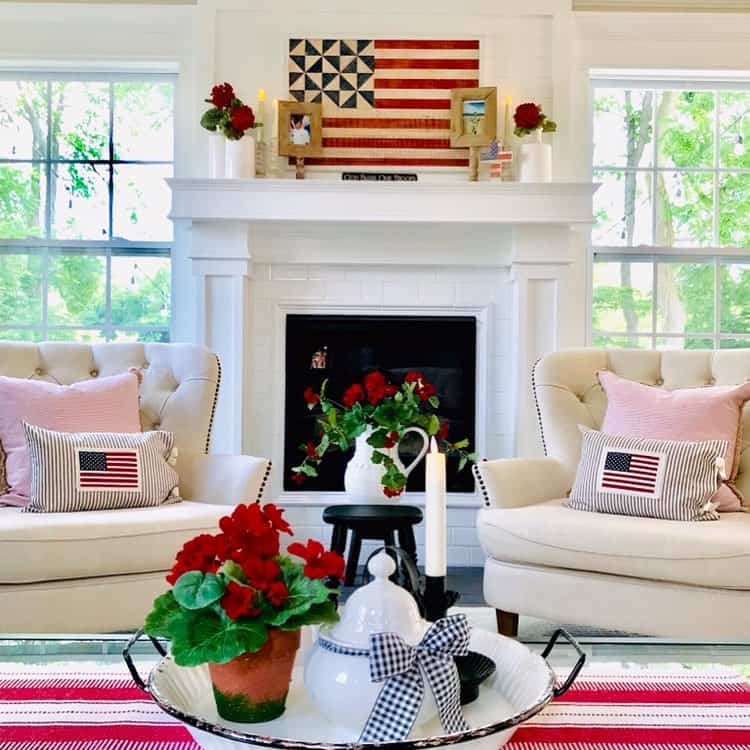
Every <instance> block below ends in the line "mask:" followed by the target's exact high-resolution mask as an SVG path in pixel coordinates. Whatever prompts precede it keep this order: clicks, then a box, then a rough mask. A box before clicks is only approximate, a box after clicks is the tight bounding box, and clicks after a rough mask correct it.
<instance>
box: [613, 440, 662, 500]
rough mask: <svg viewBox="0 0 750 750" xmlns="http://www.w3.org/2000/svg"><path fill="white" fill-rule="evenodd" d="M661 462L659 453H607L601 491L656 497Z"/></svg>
mask: <svg viewBox="0 0 750 750" xmlns="http://www.w3.org/2000/svg"><path fill="white" fill-rule="evenodd" d="M661 462H662V456H660V455H659V454H658V453H642V452H639V453H630V452H628V451H613V450H608V451H605V454H604V464H603V466H602V471H601V473H600V478H599V490H600V491H602V492H608V491H609V492H612V491H619V492H629V493H632V494H636V495H656V490H657V485H658V479H659V468H660V466H661Z"/></svg>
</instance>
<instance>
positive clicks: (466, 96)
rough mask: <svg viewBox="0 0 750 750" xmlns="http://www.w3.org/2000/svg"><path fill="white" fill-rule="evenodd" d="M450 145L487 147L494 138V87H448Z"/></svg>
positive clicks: (495, 122) (495, 94) (495, 126)
mask: <svg viewBox="0 0 750 750" xmlns="http://www.w3.org/2000/svg"><path fill="white" fill-rule="evenodd" d="M450 134H451V146H454V147H459V148H461V147H467V146H468V147H469V148H472V147H477V146H488V145H489V144H490V143H492V141H493V140H495V139H496V138H497V87H496V86H480V87H478V88H471V89H451V130H450Z"/></svg>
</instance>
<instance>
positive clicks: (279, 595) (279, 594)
mask: <svg viewBox="0 0 750 750" xmlns="http://www.w3.org/2000/svg"><path fill="white" fill-rule="evenodd" d="M288 598H289V591H288V590H287V588H286V584H285V583H284V582H283V581H274V582H273V583H272V584H271V585H270V586H269V587H268V591H266V599H268V601H269V602H271V606H272V607H280V606H281V605H282V604H283V603H284V602H285V601H286V600H287V599H288Z"/></svg>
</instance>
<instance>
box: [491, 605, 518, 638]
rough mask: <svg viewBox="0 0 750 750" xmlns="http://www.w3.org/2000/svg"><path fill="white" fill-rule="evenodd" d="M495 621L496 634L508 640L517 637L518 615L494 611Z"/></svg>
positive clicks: (499, 610) (500, 610) (498, 610)
mask: <svg viewBox="0 0 750 750" xmlns="http://www.w3.org/2000/svg"><path fill="white" fill-rule="evenodd" d="M495 619H496V620H497V632H498V633H500V635H507V636H508V637H509V638H517V637H518V615H517V614H516V613H515V612H504V611H503V610H502V609H496V610H495Z"/></svg>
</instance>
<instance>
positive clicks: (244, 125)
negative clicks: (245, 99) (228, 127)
mask: <svg viewBox="0 0 750 750" xmlns="http://www.w3.org/2000/svg"><path fill="white" fill-rule="evenodd" d="M229 121H230V122H231V123H232V127H233V128H234V129H235V130H239V131H240V132H241V133H244V132H245V131H246V130H249V129H250V128H252V127H253V125H255V114H254V113H253V110H252V109H251V108H250V107H248V106H247V104H240V106H239V107H232V109H231V110H230V111H229Z"/></svg>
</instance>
